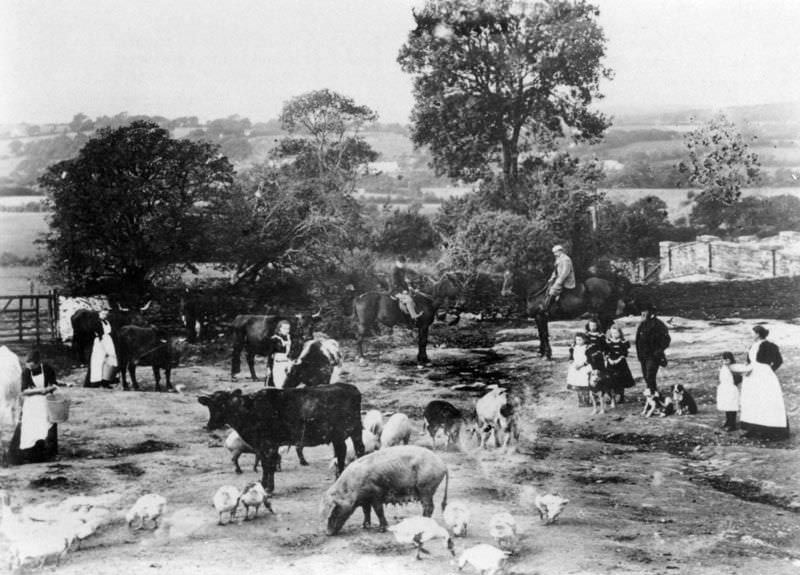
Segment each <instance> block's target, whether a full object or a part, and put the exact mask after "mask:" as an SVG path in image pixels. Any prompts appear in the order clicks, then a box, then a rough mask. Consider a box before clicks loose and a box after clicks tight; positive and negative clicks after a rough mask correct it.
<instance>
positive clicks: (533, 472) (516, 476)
mask: <svg viewBox="0 0 800 575" xmlns="http://www.w3.org/2000/svg"><path fill="white" fill-rule="evenodd" d="M552 476H553V472H552V471H544V470H542V469H533V468H532V467H525V468H522V469H518V470H516V471H515V472H514V473H513V474H512V475H511V478H512V481H513V482H514V483H530V482H532V481H533V482H535V481H540V480H542V479H547V478H548V477H552Z"/></svg>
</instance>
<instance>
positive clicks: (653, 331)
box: [636, 316, 671, 361]
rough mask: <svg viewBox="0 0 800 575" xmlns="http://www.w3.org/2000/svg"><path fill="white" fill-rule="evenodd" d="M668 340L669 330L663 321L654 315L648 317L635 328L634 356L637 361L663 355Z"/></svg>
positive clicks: (667, 345) (669, 339)
mask: <svg viewBox="0 0 800 575" xmlns="http://www.w3.org/2000/svg"><path fill="white" fill-rule="evenodd" d="M670 341H671V338H670V336H669V330H668V329H667V326H666V325H665V324H664V322H663V321H661V320H660V319H658V318H657V317H655V316H653V317H650V318H648V319H646V320H644V321H643V322H642V323H640V324H639V327H638V328H637V329H636V357H637V358H639V361H644V360H645V359H648V358H654V357H655V358H658V357H660V356H662V355H664V350H665V349H667V348H668V347H669V343H670Z"/></svg>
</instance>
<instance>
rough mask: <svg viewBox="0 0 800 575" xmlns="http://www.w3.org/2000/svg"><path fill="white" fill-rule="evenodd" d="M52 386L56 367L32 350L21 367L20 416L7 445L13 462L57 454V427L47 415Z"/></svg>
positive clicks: (35, 461) (38, 459)
mask: <svg viewBox="0 0 800 575" xmlns="http://www.w3.org/2000/svg"><path fill="white" fill-rule="evenodd" d="M55 390H56V373H55V371H53V368H52V367H50V366H49V365H48V364H46V363H42V358H41V355H40V354H39V351H38V350H33V351H32V352H30V353H29V354H28V356H27V357H26V358H25V368H24V369H23V370H22V398H23V403H22V417H20V421H19V424H18V425H17V428H16V430H15V431H14V437H12V438H11V444H10V445H9V448H8V456H9V462H10V463H11V464H12V465H20V464H23V463H41V462H43V461H49V460H51V459H54V458H55V457H56V455H58V430H57V427H56V424H55V423H50V422H49V420H48V418H47V397H46V396H47V395H48V394H50V393H53V392H54V391H55Z"/></svg>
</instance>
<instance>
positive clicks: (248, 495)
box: [239, 481, 275, 521]
mask: <svg viewBox="0 0 800 575" xmlns="http://www.w3.org/2000/svg"><path fill="white" fill-rule="evenodd" d="M239 501H240V502H241V503H242V505H244V520H245V521H248V520H249V519H250V508H251V507H255V508H256V512H255V513H254V514H253V518H255V517H257V516H258V508H259V507H261V506H262V505H263V506H264V507H265V508H266V509H267V510H269V512H270V513H273V514H274V513H275V512H274V511H273V510H272V505H271V504H270V502H269V495H267V492H266V491H265V490H264V488H263V487H262V486H261V483H259V482H258V481H255V482H253V483H248V484H247V485H245V486H244V489H242V495H241V497H240V498H239Z"/></svg>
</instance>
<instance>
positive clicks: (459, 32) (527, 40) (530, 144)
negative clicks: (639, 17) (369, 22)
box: [398, 0, 611, 184]
mask: <svg viewBox="0 0 800 575" xmlns="http://www.w3.org/2000/svg"><path fill="white" fill-rule="evenodd" d="M597 16H598V10H597V8H595V7H594V6H593V5H591V4H589V3H588V2H585V1H583V0H577V1H575V0H546V1H545V2H536V3H532V2H524V1H519V0H466V1H465V0H429V1H428V2H427V3H426V5H425V6H424V7H423V8H422V9H421V10H420V11H418V12H417V11H415V12H414V20H415V22H416V28H415V29H414V30H412V31H411V32H410V33H409V36H408V40H407V42H406V44H405V45H404V46H403V47H402V49H401V51H400V54H399V57H398V61H399V63H400V64H401V66H402V68H403V70H405V71H406V72H408V73H410V74H413V75H414V97H415V106H414V109H413V112H412V132H411V136H412V139H413V141H414V143H415V144H417V145H418V146H423V145H427V146H429V147H430V150H431V153H432V155H433V163H434V167H435V168H436V170H437V171H438V172H439V173H446V174H448V175H450V176H451V177H458V178H462V179H465V180H476V179H478V178H481V177H483V176H485V174H486V172H487V170H488V169H489V168H490V167H499V168H500V170H501V171H502V174H503V179H504V181H505V183H506V184H508V183H511V182H513V181H514V180H516V178H517V176H518V169H519V164H520V158H523V157H525V156H526V155H528V154H531V153H534V154H536V153H537V152H541V151H542V149H547V148H549V147H551V146H552V145H553V139H554V138H564V137H568V138H571V139H574V140H583V141H592V140H594V139H596V138H598V137H599V136H601V135H602V133H603V131H604V130H605V128H606V127H607V126H608V120H607V118H606V117H605V116H603V115H602V114H600V113H598V112H595V111H592V110H591V109H590V105H591V103H592V101H593V100H594V99H595V98H599V97H601V94H600V93H599V83H600V81H601V79H602V78H606V77H610V74H611V72H610V70H609V69H607V68H606V67H604V66H603V65H602V63H601V60H602V58H603V56H604V53H605V43H606V41H605V37H604V35H603V31H602V29H601V28H600V25H599V24H598V23H597Z"/></svg>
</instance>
